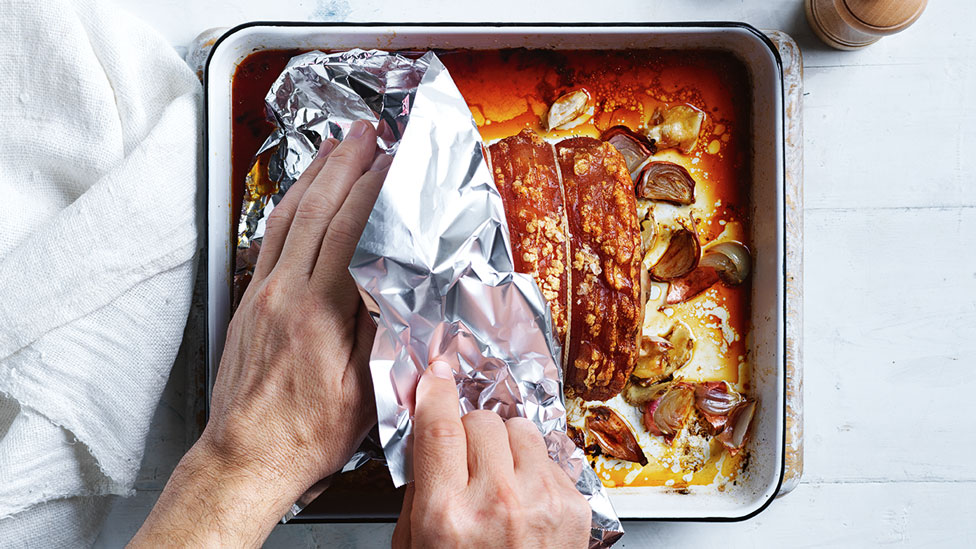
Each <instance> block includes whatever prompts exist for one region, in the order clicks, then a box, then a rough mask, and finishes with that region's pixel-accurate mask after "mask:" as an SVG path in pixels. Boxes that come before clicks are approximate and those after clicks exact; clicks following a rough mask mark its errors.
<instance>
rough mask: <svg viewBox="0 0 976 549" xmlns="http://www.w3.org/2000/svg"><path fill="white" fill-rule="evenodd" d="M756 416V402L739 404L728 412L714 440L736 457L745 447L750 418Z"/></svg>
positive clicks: (749, 401) (750, 401)
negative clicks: (722, 427) (727, 416)
mask: <svg viewBox="0 0 976 549" xmlns="http://www.w3.org/2000/svg"><path fill="white" fill-rule="evenodd" d="M755 414H756V401H755V400H746V401H743V402H740V403H739V404H738V405H736V407H735V408H734V409H733V410H732V411H731V412H729V418H728V420H727V421H726V423H725V428H724V429H723V430H722V432H721V433H719V434H718V436H716V437H715V440H717V441H719V442H721V443H722V444H723V445H724V446H725V447H726V448H728V449H729V454H731V455H733V456H734V455H736V454H738V453H739V451H740V450H742V448H743V447H744V446H745V445H746V441H747V440H748V436H749V426H750V425H751V424H752V417H753V416H754V415H755Z"/></svg>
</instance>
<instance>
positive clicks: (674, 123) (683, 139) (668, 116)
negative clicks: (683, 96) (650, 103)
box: [647, 105, 705, 154]
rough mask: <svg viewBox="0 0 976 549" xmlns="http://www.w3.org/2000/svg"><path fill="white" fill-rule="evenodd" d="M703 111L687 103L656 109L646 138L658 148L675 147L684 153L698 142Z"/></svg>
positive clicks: (703, 118)
mask: <svg viewBox="0 0 976 549" xmlns="http://www.w3.org/2000/svg"><path fill="white" fill-rule="evenodd" d="M704 121H705V113H703V112H702V111H700V110H698V109H695V108H693V107H690V106H688V105H675V106H673V107H671V108H667V109H660V108H659V109H657V110H655V111H654V115H653V116H651V120H650V123H651V127H649V128H648V129H647V138H648V139H650V140H651V141H653V142H654V145H655V146H656V147H657V148H658V149H667V148H671V147H677V148H678V150H680V151H681V152H682V153H684V154H688V153H690V152H691V151H692V150H693V149H694V148H695V144H696V143H698V133H699V132H701V127H702V122H704Z"/></svg>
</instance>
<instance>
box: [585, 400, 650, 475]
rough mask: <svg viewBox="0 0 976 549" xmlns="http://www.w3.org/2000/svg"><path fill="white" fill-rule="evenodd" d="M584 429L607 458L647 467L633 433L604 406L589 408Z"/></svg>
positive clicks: (645, 459)
mask: <svg viewBox="0 0 976 549" xmlns="http://www.w3.org/2000/svg"><path fill="white" fill-rule="evenodd" d="M586 429H587V431H589V432H590V434H591V435H593V438H595V439H596V442H597V444H599V445H600V449H601V450H602V451H603V453H604V454H605V455H607V456H609V457H614V458H617V459H622V460H624V461H632V462H634V463H640V464H641V465H647V458H646V457H645V456H644V451H643V450H641V447H640V445H639V444H637V438H636V437H635V436H634V433H633V431H631V430H630V427H629V426H628V425H627V422H626V421H624V419H623V418H621V417H620V416H619V415H617V413H616V412H614V411H613V410H611V409H610V408H608V407H606V406H594V407H593V408H590V410H589V414H588V415H587V416H586Z"/></svg>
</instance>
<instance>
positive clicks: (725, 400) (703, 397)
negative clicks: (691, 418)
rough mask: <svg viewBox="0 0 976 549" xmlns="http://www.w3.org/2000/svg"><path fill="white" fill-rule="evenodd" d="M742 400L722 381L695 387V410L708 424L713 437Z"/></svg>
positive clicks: (700, 384)
mask: <svg viewBox="0 0 976 549" xmlns="http://www.w3.org/2000/svg"><path fill="white" fill-rule="evenodd" d="M742 400H743V399H742V395H740V394H739V393H737V392H735V391H733V390H732V389H731V388H730V387H729V384H728V383H726V382H724V381H707V382H705V383H699V384H698V385H696V386H695V408H697V409H698V411H699V412H701V415H702V417H704V418H705V421H707V422H708V425H709V430H710V432H711V433H712V434H713V435H714V434H717V433H720V432H721V431H722V430H723V429H724V428H725V425H726V423H727V422H728V418H729V414H730V413H731V412H732V410H733V409H735V407H736V406H737V405H738V404H739V403H740V402H742Z"/></svg>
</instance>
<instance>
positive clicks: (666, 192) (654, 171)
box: [637, 161, 695, 206]
mask: <svg viewBox="0 0 976 549" xmlns="http://www.w3.org/2000/svg"><path fill="white" fill-rule="evenodd" d="M637 196H639V197H641V198H647V199H650V200H660V201H663V202H671V203H673V204H680V205H683V206H687V205H689V204H693V203H694V202H695V180H694V179H693V178H692V177H691V174H690V173H688V170H686V169H685V167H684V166H682V165H680V164H675V163H674V162H664V161H659V162H648V163H647V164H645V165H644V167H643V168H641V171H640V174H639V175H638V176H637Z"/></svg>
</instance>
